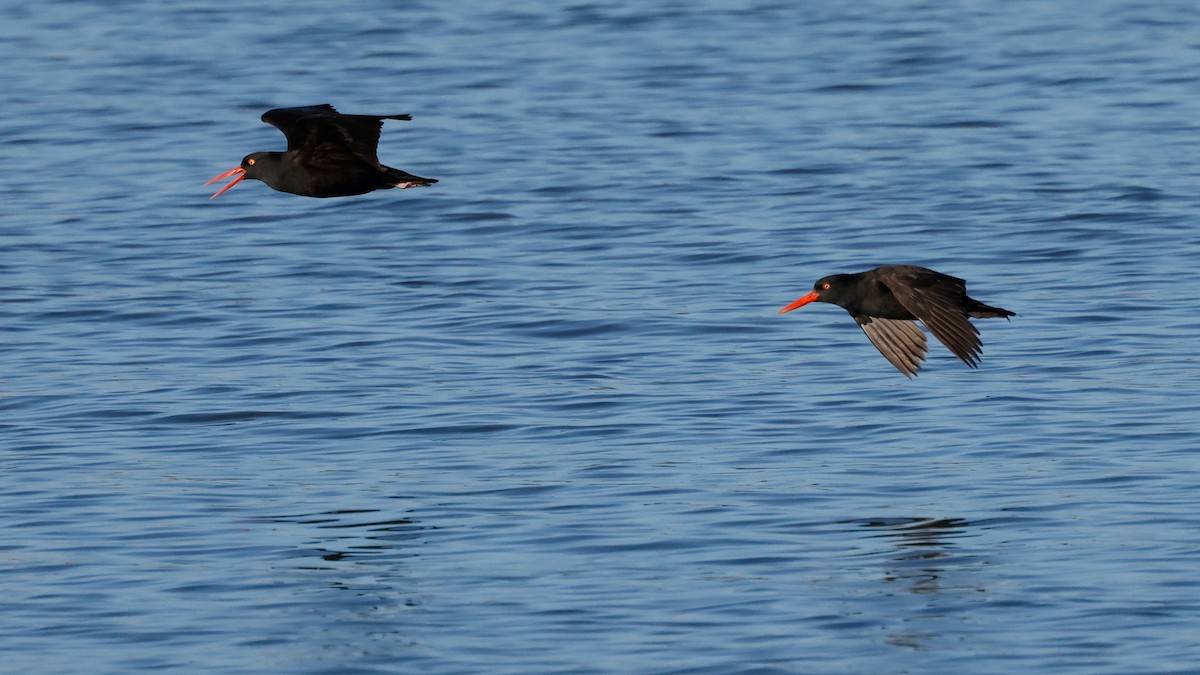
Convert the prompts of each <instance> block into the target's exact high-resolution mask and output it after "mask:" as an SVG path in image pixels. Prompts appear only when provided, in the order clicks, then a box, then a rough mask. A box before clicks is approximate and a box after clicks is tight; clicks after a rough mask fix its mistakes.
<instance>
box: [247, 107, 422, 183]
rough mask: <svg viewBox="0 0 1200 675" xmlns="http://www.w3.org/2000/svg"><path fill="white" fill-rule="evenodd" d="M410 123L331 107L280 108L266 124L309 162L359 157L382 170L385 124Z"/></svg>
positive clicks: (266, 116) (265, 117)
mask: <svg viewBox="0 0 1200 675" xmlns="http://www.w3.org/2000/svg"><path fill="white" fill-rule="evenodd" d="M385 119H386V120H410V119H412V117H410V116H409V115H343V114H341V113H339V112H338V111H337V110H336V109H334V107H333V106H331V105H329V104H328V103H322V104H321V105H310V106H305V107H302V108H276V109H275V110H268V111H267V112H265V113H263V116H262V120H263V121H264V122H266V123H267V124H270V125H272V126H274V127H277V128H278V129H279V130H280V131H282V132H283V134H284V135H285V136H287V139H288V151H289V152H290V151H295V152H296V153H297V154H300V155H302V156H304V157H305V158H306V159H311V160H313V161H317V158H321V157H324V158H328V159H330V160H331V161H335V162H336V161H344V160H348V159H352V158H353V157H357V158H359V159H361V160H363V161H366V162H368V163H370V164H373V165H375V166H376V167H377V168H379V169H380V170H382V169H383V168H384V167H383V165H382V164H380V163H379V157H378V154H377V153H378V147H379V132H380V130H381V129H382V128H383V120H385Z"/></svg>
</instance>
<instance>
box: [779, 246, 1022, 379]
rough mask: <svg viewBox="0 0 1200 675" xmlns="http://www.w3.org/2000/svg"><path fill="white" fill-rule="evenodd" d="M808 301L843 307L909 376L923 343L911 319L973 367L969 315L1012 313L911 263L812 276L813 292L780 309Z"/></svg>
mask: <svg viewBox="0 0 1200 675" xmlns="http://www.w3.org/2000/svg"><path fill="white" fill-rule="evenodd" d="M810 302H828V303H832V304H834V305H838V306H839V307H842V308H843V309H845V310H846V311H847V312H849V313H850V316H852V317H854V320H855V321H857V322H858V325H859V327H861V328H862V329H863V332H864V333H866V334H867V338H868V339H869V340H871V344H873V345H875V347H876V349H878V350H879V352H880V353H881V354H883V356H884V358H886V359H887V360H888V361H889V362H890V363H891V364H892V365H893V366H896V368H897V369H898V370H899V371H900V372H901V373H904V375H905V376H906V377H909V378H912V377H913V376H914V375H916V374H917V371H919V370H920V369H921V362H922V361H924V360H925V353H926V352H927V351H928V347H927V346H926V343H925V333H923V332H922V331H921V329H920V328H918V327H917V324H916V321H918V320H919V321H920V322H921V323H923V324H925V327H926V328H928V329H929V331H930V332H931V333H933V334H934V336H935V337H937V339H938V340H939V341H941V343H942V344H944V345H946V348H947V349H949V350H950V352H951V353H953V354H954V355H955V356H957V357H958V358H959V359H961V360H962V362H963V363H965V364H967V365H968V366H971V367H972V368H975V367H978V365H979V357H980V355H981V353H982V351H983V343H982V342H980V340H979V331H978V330H977V329H976V328H975V326H974V325H973V324H972V323H971V322H970V321H969V320H968V318H976V319H984V318H1005V319H1007V318H1008V317H1010V316H1016V315H1015V314H1014V313H1013V312H1010V311H1008V310H1007V309H1001V308H999V307H991V306H988V305H985V304H983V303H982V302H979V301H978V300H975V299H974V298H972V297H970V296H968V295H967V282H965V281H963V280H962V279H959V278H957V277H952V276H949V275H946V274H942V273H940V272H935V271H933V270H931V269H926V268H924V267H916V266H914V265H885V266H883V267H877V268H875V269H873V270H868V271H866V272H859V273H857V274H835V275H833V276H828V277H825V278H824V279H821V280H819V281H817V283H816V284H814V285H813V291H812V293H809V294H808V295H806V296H804V297H802V298H800V299H799V300H796V301H795V302H793V303H792V304H790V305H788V306H787V307H784V308H783V309H781V310H779V313H780V314H783V313H784V312H790V311H792V310H793V309H797V308H799V307H803V306H804V305H807V304H808V303H810Z"/></svg>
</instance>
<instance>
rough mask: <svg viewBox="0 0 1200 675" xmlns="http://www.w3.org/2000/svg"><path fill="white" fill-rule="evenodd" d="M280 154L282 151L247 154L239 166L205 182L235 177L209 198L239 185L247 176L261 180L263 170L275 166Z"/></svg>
mask: <svg viewBox="0 0 1200 675" xmlns="http://www.w3.org/2000/svg"><path fill="white" fill-rule="evenodd" d="M279 154H280V153H278V152H253V153H250V154H249V155H246V156H245V157H243V158H242V163H241V165H239V166H238V167H237V168H234V169H230V170H229V171H226V172H225V173H223V174H221V175H220V176H217V177H216V178H213V179H212V180H210V181H208V183H205V185H208V184H209V183H215V182H217V181H219V180H223V179H225V178H229V177H233V180H232V181H230V182H229V184H228V185H226V186H225V187H223V188H221V189H220V190H217V193H216V194H214V195H213V196H212V197H209V199H212V198H213V197H217V196H219V195H220V194H221V193H223V192H225V191H226V190H228V189H229V188H231V187H233V186H234V185H237V184H238V183H240V182H242V181H243V180H245V179H247V178H250V179H253V180H261V179H262V176H263V172H264V171H268V170H269V167H271V166H274V165H275V164H277V163H278V161H279V157H278V156H279Z"/></svg>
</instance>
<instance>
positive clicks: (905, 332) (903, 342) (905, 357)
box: [855, 316, 929, 379]
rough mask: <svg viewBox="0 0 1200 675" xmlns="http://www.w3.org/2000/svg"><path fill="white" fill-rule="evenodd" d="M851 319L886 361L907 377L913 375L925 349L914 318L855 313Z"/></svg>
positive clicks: (923, 340) (922, 335)
mask: <svg viewBox="0 0 1200 675" xmlns="http://www.w3.org/2000/svg"><path fill="white" fill-rule="evenodd" d="M855 320H856V321H858V325H859V327H860V328H862V330H863V332H864V333H866V334H867V339H868V340H870V341H871V344H873V345H875V348H876V349H878V350H879V353H880V354H883V358H885V359H887V360H888V363H891V364H892V365H893V366H895V367H896V370H899V371H900V372H901V373H904V376H905V377H907V378H909V379H912V378H913V377H914V376H916V374H917V371H919V370H921V362H922V361H924V360H925V353H926V352H927V351H928V350H929V347H928V346H927V344H926V342H925V333H923V332H922V331H921V329H920V328H918V327H917V324H916V322H913V321H907V320H904V319H881V318H879V317H872V316H860V317H855Z"/></svg>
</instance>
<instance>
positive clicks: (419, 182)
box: [205, 104, 437, 197]
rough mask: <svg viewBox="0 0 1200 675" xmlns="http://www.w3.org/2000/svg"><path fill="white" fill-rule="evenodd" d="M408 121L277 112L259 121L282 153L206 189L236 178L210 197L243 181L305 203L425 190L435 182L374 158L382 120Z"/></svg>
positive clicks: (250, 160)
mask: <svg viewBox="0 0 1200 675" xmlns="http://www.w3.org/2000/svg"><path fill="white" fill-rule="evenodd" d="M385 119H388V120H408V119H412V118H411V117H409V116H408V115H343V114H341V113H339V112H338V111H337V110H335V109H334V108H333V106H331V105H329V104H322V105H312V106H306V107H302V108H277V109H275V110H268V111H267V112H265V113H263V116H262V120H263V121H264V122H266V123H267V124H270V125H272V126H275V127H277V128H278V129H279V130H280V131H282V132H283V133H284V135H285V136H287V141H288V149H287V151H286V152H255V153H252V154H250V155H246V157H245V158H244V159H243V160H242V163H241V165H240V166H238V167H236V168H234V169H231V170H229V171H226V172H225V173H223V174H221V175H220V176H217V177H216V178H213V179H212V180H210V181H208V183H205V185H208V184H209V183H213V182H215V181H218V180H222V179H224V178H229V177H231V176H236V178H234V180H233V181H232V182H230V183H229V184H228V185H226V186H225V187H224V188H221V190H219V191H218V192H217V193H216V194H214V195H213V197H216V196H217V195H220V194H221V193H222V192H225V191H226V190H228V189H229V188H231V187H233V186H234V185H236V184H237V183H238V182H239V181H241V180H243V179H245V178H253V179H256V180H261V181H262V182H264V183H266V184H267V185H268V186H270V187H271V188H273V189H275V190H279V191H280V192H291V193H293V194H298V195H303V196H306V197H347V196H351V195H361V194H365V193H367V192H371V191H374V190H386V189H389V188H394V187H398V188H408V187H424V186H428V185H432V184H434V183H436V182H437V180H436V179H433V178H422V177H420V176H414V175H413V174H410V173H408V172H405V171H401V170H400V169H394V168H392V167H390V166H385V165H384V164H382V163H381V162H380V161H379V157H378V156H377V154H376V153H377V152H378V146H379V132H380V130H381V129H382V128H383V120H385Z"/></svg>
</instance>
